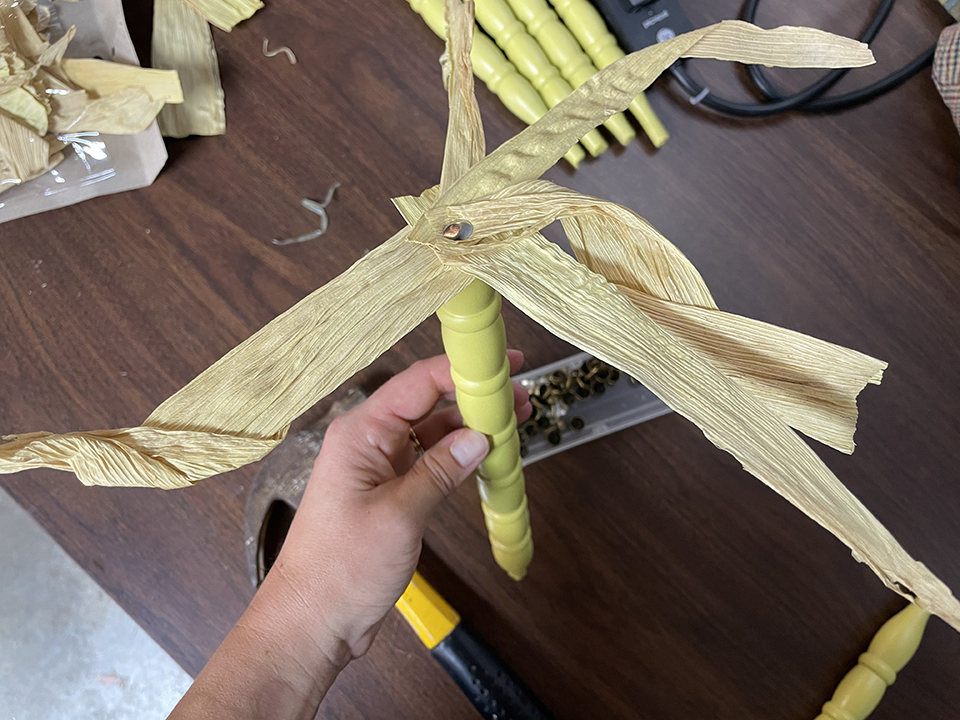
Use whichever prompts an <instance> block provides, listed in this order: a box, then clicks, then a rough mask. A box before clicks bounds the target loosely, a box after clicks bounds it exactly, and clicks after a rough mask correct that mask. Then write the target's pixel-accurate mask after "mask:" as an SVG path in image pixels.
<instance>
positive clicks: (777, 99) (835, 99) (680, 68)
mask: <svg viewBox="0 0 960 720" xmlns="http://www.w3.org/2000/svg"><path fill="white" fill-rule="evenodd" d="M895 2H896V0H882V2H881V3H880V7H879V8H878V9H877V12H876V13H875V14H874V16H873V18H872V19H871V20H870V23H869V25H867V28H866V29H865V30H864V31H863V34H862V35H861V36H860V41H861V42H864V43H868V44H869V43H871V42H873V40H874V39H875V38H876V36H877V34H878V33H879V32H880V28H882V27H883V24H884V23H885V22H886V20H887V18H888V17H889V15H890V11H891V10H892V9H893V5H894V3H895ZM759 4H760V0H747V2H746V4H745V6H744V11H743V19H744V20H746V21H747V22H753V20H754V19H755V18H756V14H757V6H758V5H759ZM935 50H936V47H933V48H930V50H928V51H927V52H925V53H923V54H922V55H920V56H919V57H917V58H916V59H915V60H914V61H913V62H911V63H910V64H909V65H906V66H905V67H903V68H901V69H900V70H897V71H896V72H894V73H892V74H890V75H888V76H887V77H885V78H883V79H882V80H878V81H877V82H875V83H873V84H871V85H868V86H866V87H863V88H860V89H859V90H854V91H852V92H848V93H845V94H843V95H837V96H832V97H828V98H824V97H821V96H822V95H823V94H824V93H826V92H827V91H828V90H829V89H830V88H831V87H833V86H834V85H835V84H836V83H837V81H839V80H840V78H842V77H843V76H844V75H846V74H847V73H848V72H850V68H842V69H839V70H832V71H830V72H829V73H827V74H826V75H824V76H823V77H822V78H820V79H819V80H817V82H815V83H813V84H812V85H810V86H808V87H806V88H804V89H803V90H801V91H800V92H797V93H793V94H790V95H784V94H782V93H780V92H779V91H778V90H777V88H776V87H775V86H774V85H773V83H771V82H770V80H769V79H768V78H767V77H766V75H765V74H764V73H763V71H762V70H761V69H760V67H759V66H757V65H748V66H747V72H748V74H749V77H750V79H751V81H752V82H753V83H754V84H755V85H756V88H757V90H758V91H759V92H760V93H761V94H762V95H763V96H765V97H766V98H767V100H768V102H764V103H738V102H733V101H731V100H726V99H724V98H722V97H720V96H718V95H715V94H713V93H712V92H711V91H710V90H708V89H707V88H705V87H704V86H702V85H700V84H699V83H698V82H696V81H695V80H694V79H693V78H692V77H690V74H689V73H688V72H687V71H686V68H685V66H684V65H683V63H682V61H681V62H677V63H675V64H674V65H673V67H671V68H670V72H671V73H672V74H673V76H674V78H675V79H676V80H677V82H679V83H680V86H681V87H682V88H683V89H684V91H685V92H686V93H687V94H689V95H690V97H691V99H692V101H694V102H696V103H698V104H701V105H704V106H705V107H708V108H710V109H711V110H714V111H716V112H719V113H723V114H724V115H732V116H734V117H744V118H761V117H770V116H772V115H779V114H781V113H785V112H790V111H800V112H834V111H837V110H845V109H847V108H851V107H855V106H857V105H861V104H863V103H865V102H868V101H870V100H873V99H874V98H876V97H878V96H880V95H882V94H884V93H886V92H889V91H890V90H893V89H894V88H896V87H899V86H900V85H902V84H903V83H904V82H906V81H907V80H909V79H910V78H911V77H913V76H914V75H916V74H917V73H918V72H920V71H921V70H922V69H923V68H925V67H927V66H929V65H930V64H931V63H932V62H933V54H934V51H935Z"/></svg>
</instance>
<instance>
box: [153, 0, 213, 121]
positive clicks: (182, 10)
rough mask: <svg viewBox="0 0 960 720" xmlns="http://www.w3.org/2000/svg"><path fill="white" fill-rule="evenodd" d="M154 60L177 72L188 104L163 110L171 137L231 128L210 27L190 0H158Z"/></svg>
mask: <svg viewBox="0 0 960 720" xmlns="http://www.w3.org/2000/svg"><path fill="white" fill-rule="evenodd" d="M151 56H152V63H153V66H154V67H155V68H165V69H169V70H176V71H177V74H178V75H179V77H180V83H181V85H182V88H183V97H184V102H183V103H182V104H181V105H177V106H168V107H165V108H163V110H161V111H160V116H159V118H158V121H159V123H160V132H161V133H162V134H163V135H164V136H166V137H178V138H179V137H187V136H189V135H223V134H224V133H225V132H226V131H227V119H226V112H225V108H224V97H223V88H222V87H221V86H220V67H219V64H218V62H217V50H216V48H215V47H214V44H213V34H212V33H211V32H210V26H209V25H208V24H207V22H206V20H204V19H203V17H201V16H200V15H199V14H198V13H197V12H196V11H195V10H194V9H193V8H192V7H191V6H190V5H188V4H187V3H186V2H185V0H155V2H154V6H153V39H152V43H151Z"/></svg>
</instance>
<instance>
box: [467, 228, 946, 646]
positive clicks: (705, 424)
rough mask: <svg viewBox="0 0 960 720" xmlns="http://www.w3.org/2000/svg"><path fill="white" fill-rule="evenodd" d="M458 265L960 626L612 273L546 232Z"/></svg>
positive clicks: (780, 435) (859, 512)
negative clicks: (662, 406) (578, 257)
mask: <svg viewBox="0 0 960 720" xmlns="http://www.w3.org/2000/svg"><path fill="white" fill-rule="evenodd" d="M457 266H458V267H459V268H460V269H461V270H463V271H464V272H466V273H468V274H470V275H472V276H474V277H477V278H478V279H480V280H483V281H484V282H487V283H489V284H490V285H491V286H492V287H494V288H495V289H496V290H498V291H499V292H501V293H502V294H503V295H504V297H506V298H508V299H509V300H510V302H512V303H513V304H514V305H516V306H517V307H518V308H519V309H520V310H522V311H523V312H525V313H526V314H527V315H529V316H530V317H531V318H533V319H534V320H536V321H537V322H539V323H541V324H542V325H543V326H544V327H546V328H547V329H548V330H550V331H551V332H553V333H554V334H556V335H558V336H559V337H561V338H563V339H565V340H567V341H568V342H571V343H574V344H575V345H577V346H578V347H580V348H583V349H584V350H586V351H587V352H590V353H592V354H594V355H595V356H597V357H599V358H601V359H602V360H604V361H606V362H608V363H611V364H612V365H614V366H616V367H618V368H620V369H621V370H622V371H624V372H627V373H629V374H630V375H632V376H633V377H636V378H637V379H638V380H640V381H641V382H642V383H643V384H644V385H646V386H647V387H648V388H650V389H651V390H652V391H653V392H655V393H656V394H657V395H658V396H659V397H660V398H661V399H662V400H663V401H664V402H665V403H666V404H667V405H669V406H670V407H671V408H673V409H674V410H675V411H676V412H677V413H679V414H680V415H683V416H684V417H686V418H688V419H689V420H691V421H692V422H694V423H695V424H696V425H698V426H699V427H700V428H701V429H702V430H703V432H704V434H705V435H706V436H707V438H708V439H709V440H710V441H711V442H712V443H713V444H714V445H716V446H717V447H719V448H721V449H722V450H726V451H727V452H729V453H730V454H732V455H733V456H734V457H736V458H737V459H738V460H740V462H742V463H743V467H744V469H745V470H747V472H749V473H751V474H752V475H755V476H756V477H758V478H760V480H762V481H763V482H764V483H766V484H767V485H768V486H770V487H771V488H773V489H774V490H776V491H777V492H778V493H779V494H781V495H782V496H783V497H785V498H786V499H787V500H789V501H790V502H791V503H793V504H794V505H795V506H797V507H798V508H799V509H800V510H802V511H803V512H804V513H806V514H807V515H808V516H809V517H811V518H812V519H813V520H815V521H816V522H818V523H819V524H820V525H822V526H823V527H824V528H826V529H827V530H829V531H830V532H832V533H833V534H834V535H836V536H837V538H839V539H840V540H841V541H842V542H843V543H844V544H846V545H847V546H848V547H849V548H850V549H851V550H852V552H853V555H854V557H855V558H856V559H857V560H859V561H861V562H865V563H866V564H867V565H869V566H870V568H871V569H872V570H873V571H874V572H875V573H876V574H877V575H878V576H879V577H880V579H881V580H883V582H884V584H885V585H887V587H889V588H890V589H891V590H894V591H895V592H898V593H900V594H902V595H905V596H907V597H908V598H910V599H911V600H913V599H916V600H917V601H918V602H919V604H920V605H921V606H922V607H924V608H926V609H928V610H929V611H930V612H933V613H935V614H937V615H939V616H940V617H942V618H943V619H944V620H946V621H947V622H948V623H950V624H951V625H953V627H954V628H957V629H960V604H958V603H957V601H956V599H955V598H954V597H953V595H952V593H951V592H950V590H949V588H947V587H946V585H944V584H943V583H942V582H941V581H940V580H939V579H938V578H937V577H936V576H935V575H933V573H931V572H930V571H929V570H928V569H927V568H926V567H925V566H924V565H923V564H922V563H918V562H917V561H915V560H914V559H913V558H911V557H910V556H909V555H908V554H907V553H906V551H905V550H904V549H903V548H902V547H901V546H900V545H899V543H897V541H896V540H895V539H894V537H893V536H892V535H891V534H890V533H889V532H888V531H887V530H886V528H884V527H883V525H881V524H880V522H879V521H878V520H877V519H876V518H875V517H874V516H873V515H872V514H871V513H870V512H869V510H867V509H866V508H865V507H864V506H863V505H862V504H861V503H860V502H859V501H858V500H857V499H856V497H854V495H853V494H852V493H851V492H850V491H849V490H847V489H846V488H845V487H844V486H843V484H842V483H841V482H840V481H839V480H838V479H837V478H836V477H835V476H834V475H833V473H832V472H831V471H830V470H829V468H827V466H826V465H825V464H824V463H823V461H822V460H820V458H819V457H818V456H817V455H816V453H814V452H813V451H812V450H811V449H810V448H809V447H808V446H807V445H806V443H804V442H803V441H802V440H801V439H800V438H799V437H798V436H797V435H795V434H794V433H793V432H791V430H790V428H789V427H788V426H787V425H786V424H785V423H784V422H783V421H782V420H781V419H780V418H779V417H777V416H776V415H775V414H774V413H773V412H772V411H771V410H770V409H769V408H767V407H766V406H765V405H764V404H763V403H762V402H758V399H757V398H755V397H752V396H751V394H750V393H748V392H745V391H744V389H743V388H742V387H740V386H738V385H737V383H735V382H733V381H732V380H730V379H729V378H727V377H725V376H724V375H723V373H721V372H719V371H718V369H717V368H716V367H715V366H714V365H713V364H712V363H711V362H709V361H708V360H707V359H706V358H705V357H704V356H703V355H701V354H700V353H698V352H697V351H696V350H694V349H693V348H691V347H690V346H688V345H687V344H685V343H683V342H681V341H680V340H679V339H678V338H677V337H676V336H675V335H673V334H672V333H669V332H666V331H665V330H664V329H663V328H661V327H660V326H659V325H658V324H657V323H656V322H654V321H653V319H651V318H650V317H649V316H648V315H646V314H645V313H643V312H642V311H640V310H639V309H638V308H637V307H636V306H635V305H633V304H632V303H630V301H629V300H628V299H627V298H626V297H624V296H623V295H622V294H621V293H619V292H618V291H617V289H616V288H615V287H614V286H613V285H611V284H610V283H609V282H607V280H606V279H605V278H603V277H602V276H600V275H597V274H596V273H592V272H590V271H589V270H588V269H587V268H585V267H584V266H583V265H580V264H579V263H576V262H574V261H573V260H572V259H570V258H569V257H568V256H567V255H565V254H564V253H563V252H561V251H560V250H559V248H557V247H556V246H555V245H552V244H551V243H549V242H548V241H547V240H545V239H544V238H542V237H541V236H539V235H534V236H532V237H529V238H524V239H522V240H518V241H515V242H512V243H504V244H491V245H488V246H486V247H485V251H484V252H476V253H471V254H467V255H463V256H461V257H460V258H459V259H458V261H457Z"/></svg>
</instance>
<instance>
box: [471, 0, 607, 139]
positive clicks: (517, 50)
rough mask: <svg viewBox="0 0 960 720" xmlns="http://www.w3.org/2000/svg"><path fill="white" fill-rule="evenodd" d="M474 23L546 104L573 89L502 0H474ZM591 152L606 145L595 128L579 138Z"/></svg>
mask: <svg viewBox="0 0 960 720" xmlns="http://www.w3.org/2000/svg"><path fill="white" fill-rule="evenodd" d="M474 8H475V10H476V14H477V22H478V23H479V24H480V27H482V28H483V29H484V30H486V31H487V32H488V33H489V34H490V36H491V37H492V38H493V39H494V40H496V41H497V45H499V46H500V48H501V49H502V50H503V51H504V52H505V53H506V54H507V57H508V58H509V59H510V61H511V62H512V63H513V64H514V65H515V66H516V68H517V70H519V71H520V73H521V74H522V75H523V76H524V77H526V78H527V80H529V81H530V82H531V83H533V86H534V87H535V88H536V89H537V90H538V91H539V92H540V95H541V96H542V97H543V99H544V101H546V103H547V105H548V106H549V107H553V106H554V105H556V104H557V103H558V102H560V101H561V100H563V99H564V98H565V97H566V96H567V95H569V94H570V93H571V92H573V88H572V87H570V84H569V83H568V82H567V81H566V80H564V79H563V78H562V77H561V76H560V71H559V70H557V68H556V67H554V65H553V63H551V62H550V59H549V58H548V57H547V56H546V55H544V53H543V50H542V49H541V48H540V45H539V44H538V43H537V41H536V40H534V39H533V37H531V36H530V34H529V33H527V30H526V28H525V27H524V26H523V23H521V22H520V21H519V20H517V16H516V15H514V14H513V10H511V9H510V6H509V5H507V3H506V2H505V1H504V0H474ZM580 142H581V143H583V146H584V147H585V148H586V149H587V152H589V153H590V154H591V155H593V156H594V157H596V156H597V155H599V154H600V153H602V152H603V151H604V150H606V149H607V148H608V147H609V145H608V144H607V141H606V140H604V139H603V136H602V135H601V134H600V133H599V132H598V131H596V130H591V131H590V132H588V133H587V134H586V135H584V136H583V138H581V140H580Z"/></svg>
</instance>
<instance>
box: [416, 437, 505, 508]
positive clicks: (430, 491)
mask: <svg viewBox="0 0 960 720" xmlns="http://www.w3.org/2000/svg"><path fill="white" fill-rule="evenodd" d="M489 450H490V442H489V441H488V440H487V436H486V435H484V434H483V433H480V432H477V431H476V430H470V429H469V428H461V429H460V430H456V431H454V432H452V433H450V434H449V435H447V436H446V437H445V438H443V440H441V441H440V442H438V443H437V444H436V445H434V446H433V447H432V448H430V449H429V450H427V451H426V452H425V453H424V454H423V455H422V456H421V457H420V458H419V459H418V460H417V462H416V463H415V464H414V466H413V467H412V468H410V470H409V471H407V474H406V475H404V476H403V478H402V480H401V483H400V491H401V492H400V494H401V497H402V502H403V504H404V505H405V507H406V509H407V511H408V512H411V513H413V514H414V515H416V516H417V517H418V518H419V519H421V520H422V521H423V522H424V523H425V522H426V520H427V518H428V517H429V515H430V513H431V512H433V509H434V508H435V507H436V506H437V505H439V504H440V501H441V500H443V499H444V498H445V497H446V496H447V495H449V494H450V493H452V492H453V491H454V490H456V489H457V488H458V487H459V486H460V485H461V484H462V483H463V481H464V480H466V479H467V478H468V477H470V476H471V475H472V474H473V472H474V470H476V469H477V466H478V465H480V463H481V461H482V460H483V459H484V458H485V457H486V456H487V453H488V452H489Z"/></svg>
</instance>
